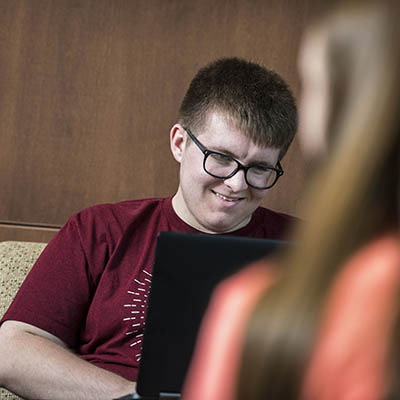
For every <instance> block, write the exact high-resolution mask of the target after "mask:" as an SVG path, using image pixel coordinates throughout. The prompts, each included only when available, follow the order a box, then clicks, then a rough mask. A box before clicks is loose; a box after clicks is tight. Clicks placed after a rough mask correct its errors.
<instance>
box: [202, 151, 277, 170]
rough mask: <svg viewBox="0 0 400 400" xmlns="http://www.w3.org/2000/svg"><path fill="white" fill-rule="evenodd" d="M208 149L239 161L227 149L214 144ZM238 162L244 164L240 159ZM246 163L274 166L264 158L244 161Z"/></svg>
mask: <svg viewBox="0 0 400 400" xmlns="http://www.w3.org/2000/svg"><path fill="white" fill-rule="evenodd" d="M210 150H212V151H216V152H217V153H221V154H224V155H226V156H230V157H232V158H234V159H235V160H238V161H240V160H239V158H238V157H237V156H236V155H235V154H233V153H231V152H230V151H229V150H227V149H223V148H220V147H218V146H216V147H213V148H210ZM240 162H241V163H242V164H244V163H243V162H242V161H240ZM246 165H252V166H257V165H259V166H261V167H268V168H275V165H272V164H271V163H270V162H268V161H265V160H251V161H250V162H248V163H246Z"/></svg>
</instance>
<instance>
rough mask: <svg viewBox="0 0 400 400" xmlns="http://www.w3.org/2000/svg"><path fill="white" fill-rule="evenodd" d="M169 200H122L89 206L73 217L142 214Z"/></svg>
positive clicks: (156, 198) (161, 198) (155, 198)
mask: <svg viewBox="0 0 400 400" xmlns="http://www.w3.org/2000/svg"><path fill="white" fill-rule="evenodd" d="M168 199H169V198H166V197H154V198H144V199H134V200H123V201H119V202H114V203H100V204H95V205H92V206H89V207H87V208H85V209H83V210H81V211H79V212H78V213H76V214H75V215H94V216H102V215H107V214H113V215H116V214H117V215H118V214H135V213H140V212H143V211H144V210H146V209H156V208H158V207H160V206H162V204H163V203H164V202H166V201H168Z"/></svg>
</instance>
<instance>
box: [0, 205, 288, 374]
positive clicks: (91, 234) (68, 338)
mask: <svg viewBox="0 0 400 400" xmlns="http://www.w3.org/2000/svg"><path fill="white" fill-rule="evenodd" d="M292 221H293V218H292V217H290V216H288V215H285V214H279V213H275V212H273V211H270V210H267V209H265V208H258V209H257V210H256V211H255V212H254V214H253V217H252V219H251V221H250V223H249V224H248V225H247V226H245V227H244V228H242V229H239V230H237V231H235V232H231V233H230V234H231V235H236V236H248V237H258V238H269V239H283V238H285V233H286V231H287V226H288V224H289V223H290V222H292ZM161 231H175V232H199V231H197V230H196V229H194V228H192V227H190V226H189V225H187V224H186V223H185V222H183V221H182V220H181V219H180V218H179V217H178V216H177V215H176V214H175V212H174V210H173V208H172V201H171V198H160V199H144V200H132V201H125V202H120V203H114V204H103V205H96V206H93V207H90V208H88V209H85V210H83V211H82V212H80V213H78V214H75V215H73V216H72V217H71V218H70V219H69V220H68V222H67V223H66V225H65V226H64V227H63V228H62V229H61V230H60V231H59V233H58V234H57V235H56V236H55V237H54V239H53V240H52V241H51V242H50V243H49V244H48V246H47V247H46V248H45V250H44V251H43V253H42V254H41V256H40V257H39V259H38V260H37V262H36V264H35V265H34V267H33V268H32V270H31V272H30V273H29V275H28V276H27V278H26V280H25V282H24V283H23V285H22V286H21V289H20V290H19V292H18V294H17V296H16V297H15V299H14V301H13V303H12V304H11V306H10V308H9V309H8V311H7V312H6V314H5V315H4V317H3V319H2V321H1V322H3V321H5V320H17V321H23V322H26V323H28V324H32V325H34V326H37V327H38V328H41V329H44V330H45V331H47V332H50V333H52V334H53V335H55V336H57V337H58V338H60V339H61V340H63V341H64V342H65V343H66V344H67V345H68V346H69V347H70V348H71V349H73V350H75V351H76V352H77V353H78V354H80V355H81V356H82V358H84V359H86V360H88V361H89V362H91V363H93V364H95V365H97V366H99V367H102V368H105V369H107V370H110V371H113V372H115V373H117V374H119V375H121V376H124V377H125V378H127V379H130V380H136V376H137V369H138V364H139V361H140V352H141V343H142V337H143V328H144V322H145V310H146V306H147V299H148V293H149V287H150V283H151V274H152V265H153V256H154V247H155V243H156V237H157V234H158V233H159V232H161Z"/></svg>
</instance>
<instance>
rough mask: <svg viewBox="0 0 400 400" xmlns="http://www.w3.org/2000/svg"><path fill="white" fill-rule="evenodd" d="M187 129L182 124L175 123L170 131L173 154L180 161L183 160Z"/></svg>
mask: <svg viewBox="0 0 400 400" xmlns="http://www.w3.org/2000/svg"><path fill="white" fill-rule="evenodd" d="M186 138H187V135H186V131H185V129H183V126H182V125H181V124H175V125H174V126H173V127H172V128H171V131H170V136H169V143H170V147H171V152H172V155H173V156H174V158H175V160H176V161H178V163H180V162H181V161H182V157H183V153H184V150H185V145H186Z"/></svg>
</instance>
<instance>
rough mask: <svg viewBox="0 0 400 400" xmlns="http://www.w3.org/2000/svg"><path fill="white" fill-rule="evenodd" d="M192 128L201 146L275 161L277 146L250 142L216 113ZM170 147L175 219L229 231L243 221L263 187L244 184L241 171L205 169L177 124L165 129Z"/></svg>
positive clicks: (251, 160)
mask: <svg viewBox="0 0 400 400" xmlns="http://www.w3.org/2000/svg"><path fill="white" fill-rule="evenodd" d="M188 128H190V127H188ZM193 133H194V134H195V135H196V136H197V138H198V139H199V141H200V142H201V143H202V144H203V145H204V146H205V147H206V148H207V149H209V150H214V151H217V152H220V153H224V154H227V155H230V156H232V157H234V158H236V159H237V160H238V161H240V162H241V163H242V164H245V165H247V164H250V163H257V164H258V163H261V164H265V163H267V164H269V165H270V166H271V167H275V166H276V164H277V162H278V158H279V152H280V149H276V148H263V147H259V146H256V145H255V144H254V143H253V142H252V141H251V140H250V139H249V138H248V137H246V136H245V135H244V134H243V133H242V132H241V131H240V130H239V129H238V128H237V127H236V126H235V124H234V123H233V122H232V121H231V120H230V119H228V118H226V117H224V115H223V114H222V113H218V112H212V113H211V114H210V115H209V117H208V119H207V121H206V123H205V126H204V127H203V128H202V129H201V131H200V130H199V131H196V130H195V131H194V132H193ZM171 150H172V153H173V155H174V157H175V159H176V160H177V161H178V162H179V163H180V164H181V166H180V183H179V188H178V191H177V193H176V195H175V196H174V198H173V200H172V204H173V207H174V210H175V212H176V213H177V214H178V216H179V217H180V218H181V219H183V220H184V221H185V222H186V223H187V224H189V225H191V226H192V227H194V228H196V229H198V230H200V231H203V232H207V233H223V232H229V231H234V230H237V229H239V228H242V227H244V226H245V225H247V224H248V222H249V221H250V219H251V215H252V213H253V212H254V211H255V209H256V208H257V207H258V206H259V205H260V204H261V202H262V200H263V199H264V197H265V195H266V193H267V191H266V190H257V189H253V188H251V187H249V186H248V185H247V183H246V181H245V177H244V171H243V170H241V171H239V172H237V173H236V174H235V175H234V176H232V177H231V178H229V179H218V178H214V177H212V176H210V175H209V174H207V173H206V172H205V171H204V169H203V160H204V155H203V153H202V152H201V150H200V149H199V148H198V147H197V146H196V145H195V144H194V143H193V142H192V141H191V140H190V139H189V138H188V135H187V133H186V132H185V130H184V129H183V127H182V126H181V125H179V124H177V125H174V127H173V128H172V130H171Z"/></svg>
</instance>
